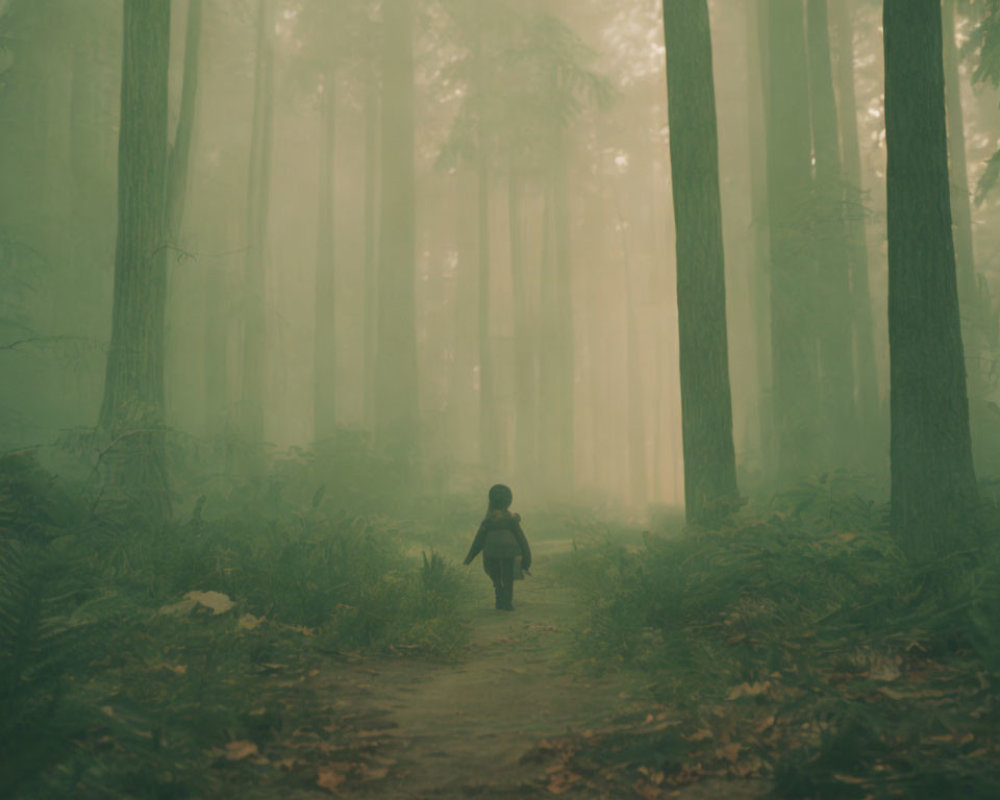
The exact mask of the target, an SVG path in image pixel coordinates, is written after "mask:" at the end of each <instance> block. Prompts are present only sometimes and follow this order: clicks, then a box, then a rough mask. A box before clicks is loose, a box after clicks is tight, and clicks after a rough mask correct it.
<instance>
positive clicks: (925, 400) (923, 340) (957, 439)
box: [883, 0, 977, 559]
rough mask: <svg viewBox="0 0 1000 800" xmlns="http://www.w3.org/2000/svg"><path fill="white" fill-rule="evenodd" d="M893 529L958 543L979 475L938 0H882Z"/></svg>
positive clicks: (937, 550)
mask: <svg viewBox="0 0 1000 800" xmlns="http://www.w3.org/2000/svg"><path fill="white" fill-rule="evenodd" d="M883 29H884V32H885V122H886V149H887V152H888V170H887V175H886V181H887V193H888V194H887V201H888V206H887V210H888V234H889V355H890V410H891V415H892V422H891V443H890V455H891V474H892V498H891V499H892V509H891V515H890V527H891V530H892V532H893V533H894V534H895V535H896V536H897V537H899V539H900V541H901V542H902V544H903V546H904V547H905V548H906V549H907V550H908V551H909V553H910V554H911V555H913V556H914V557H916V558H919V559H932V558H935V557H940V556H941V555H943V554H945V553H948V552H951V551H954V550H955V549H958V548H962V547H963V546H967V545H968V543H969V541H970V534H971V533H972V531H973V527H974V526H973V519H972V517H973V510H974V506H975V504H976V496H977V491H976V479H975V473H974V471H973V465H972V445H971V439H970V435H969V407H968V399H967V396H966V387H965V359H964V357H963V352H962V332H961V323H960V320H959V313H958V288H957V281H956V275H955V249H954V244H953V241H952V228H951V204H950V201H951V193H950V191H949V188H950V185H949V181H948V149H947V147H948V145H947V133H946V124H945V97H944V68H943V59H942V41H941V3H940V0H885V6H884V10H883Z"/></svg>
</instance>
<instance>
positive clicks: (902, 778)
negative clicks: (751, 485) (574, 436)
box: [560, 484, 1000, 798]
mask: <svg viewBox="0 0 1000 800" xmlns="http://www.w3.org/2000/svg"><path fill="white" fill-rule="evenodd" d="M883 520H884V509H881V508H879V507H878V506H877V505H875V504H874V503H872V502H870V501H868V500H865V499H863V497H862V496H860V495H859V494H857V493H850V492H846V493H844V494H843V496H838V495H837V493H836V492H834V491H833V490H832V489H831V487H830V486H829V484H826V485H822V484H813V485H807V486H804V487H802V488H801V489H800V490H798V491H797V492H796V493H793V494H791V495H789V496H786V497H784V498H781V499H780V502H779V503H777V504H775V506H773V507H771V508H768V509H764V510H759V509H758V510H753V509H746V510H745V511H744V513H743V514H742V515H741V516H740V518H739V519H738V520H737V521H735V522H733V523H732V524H731V525H730V527H727V528H725V529H721V530H713V531H706V530H695V529H689V530H687V531H683V532H673V533H667V532H660V533H657V532H655V531H654V532H650V533H647V534H646V535H645V542H644V544H643V546H641V547H638V548H637V547H628V546H625V545H622V544H621V543H620V542H619V541H617V540H616V539H613V538H610V537H606V538H604V539H603V540H601V541H591V542H590V543H588V544H585V545H582V546H578V547H577V548H576V549H575V550H574V552H573V553H572V554H571V555H570V556H568V557H567V558H566V559H564V561H563V562H562V564H561V567H560V569H561V575H562V578H563V579H564V580H565V581H567V582H569V583H570V584H571V585H573V586H575V587H576V588H578V589H580V590H581V596H582V597H585V598H588V602H589V606H590V613H589V616H588V620H587V622H586V624H585V626H584V627H583V628H582V629H580V630H579V631H578V632H577V643H576V647H577V652H578V655H579V656H580V658H581V660H582V661H584V662H585V663H586V664H588V665H589V667H590V668H591V669H592V670H595V671H604V670H608V669H614V668H616V667H629V668H637V669H641V670H643V671H645V672H646V673H648V674H649V675H650V676H651V679H652V680H653V681H654V686H655V693H656V696H657V700H658V701H659V702H661V703H662V704H663V707H664V708H666V709H668V713H669V715H670V716H671V718H672V719H675V720H677V721H678V722H679V728H678V729H677V732H680V733H681V734H682V738H680V739H678V740H677V741H679V742H681V744H683V748H682V749H681V750H680V751H679V752H682V753H684V757H683V758H679V757H678V756H677V753H676V752H674V753H672V754H670V757H669V758H666V755H665V754H662V753H658V752H657V746H656V745H655V742H654V741H653V740H652V739H650V740H648V741H647V746H646V750H645V755H644V758H638V757H637V758H635V759H633V767H634V768H635V769H640V768H641V769H644V770H645V772H643V773H641V774H637V775H636V779H637V780H639V781H640V782H643V781H646V782H649V780H650V779H649V777H648V776H655V778H656V781H655V782H653V783H651V784H650V786H649V789H650V796H656V795H655V790H657V789H659V788H660V787H665V786H668V785H670V784H671V783H677V784H680V783H685V782H688V781H692V780H696V779H698V778H699V777H702V776H704V775H709V774H711V775H722V776H728V777H740V778H744V777H765V778H768V779H769V780H770V781H772V785H773V787H774V788H773V791H774V795H775V796H778V797H788V798H807V797H824V798H825V797H831V798H832V797H837V798H840V797H859V798H860V797H891V796H905V797H945V796H958V793H961V794H962V796H969V797H983V798H986V797H996V796H998V794H1000V791H998V790H1000V735H998V734H997V731H998V730H1000V725H998V723H1000V705H998V703H997V700H996V690H997V688H998V687H1000V549H998V548H996V547H993V548H992V549H989V550H987V551H985V552H983V553H980V554H979V555H978V558H977V559H976V560H975V562H974V563H973V562H972V561H970V560H968V559H967V556H963V557H956V559H954V560H945V561H943V562H941V563H938V564H935V565H931V566H923V567H918V566H915V565H912V564H910V563H909V562H907V560H906V559H905V558H904V556H903V554H902V553H901V552H900V550H899V549H898V548H897V547H896V545H895V543H894V542H893V541H892V540H891V538H890V537H889V535H888V533H887V532H886V531H885V530H884V529H883V528H882V525H883ZM640 738H641V737H640ZM673 739H677V737H673ZM608 746H610V744H609V745H608ZM601 747H602V745H601V743H600V737H595V738H593V739H592V740H591V742H590V743H588V744H587V745H586V747H584V748H583V749H582V750H581V754H580V758H581V759H583V760H586V756H585V755H584V754H583V751H585V750H590V751H595V749H596V750H600V748H601ZM639 749H640V750H641V749H642V747H641V746H640V747H639ZM591 755H592V753H591ZM644 759H645V760H644ZM664 765H668V766H664ZM644 776H646V777H644Z"/></svg>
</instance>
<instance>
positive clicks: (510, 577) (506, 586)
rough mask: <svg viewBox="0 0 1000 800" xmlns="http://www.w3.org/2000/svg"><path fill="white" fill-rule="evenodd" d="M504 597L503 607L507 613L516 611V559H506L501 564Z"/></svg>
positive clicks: (502, 599)
mask: <svg viewBox="0 0 1000 800" xmlns="http://www.w3.org/2000/svg"><path fill="white" fill-rule="evenodd" d="M501 565H502V567H501V569H502V578H501V580H502V583H503V597H502V598H501V601H502V607H503V608H504V609H506V610H507V611H513V610H514V559H513V558H505V559H503V561H502V562H501Z"/></svg>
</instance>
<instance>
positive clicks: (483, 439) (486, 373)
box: [476, 135, 500, 468]
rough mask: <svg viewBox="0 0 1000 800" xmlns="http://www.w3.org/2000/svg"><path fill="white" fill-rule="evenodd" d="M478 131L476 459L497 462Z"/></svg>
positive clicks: (485, 182)
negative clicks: (477, 423) (477, 378)
mask: <svg viewBox="0 0 1000 800" xmlns="http://www.w3.org/2000/svg"><path fill="white" fill-rule="evenodd" d="M482 139H483V137H482V135H480V145H479V156H478V161H477V164H476V211H477V214H476V230H477V231H478V234H479V239H478V261H479V463H480V464H481V465H482V466H484V467H489V466H490V465H493V467H494V468H496V466H497V461H498V460H500V455H499V453H498V451H497V419H496V403H495V401H494V383H493V377H494V376H493V350H492V340H491V330H490V306H491V304H492V303H491V300H492V298H491V296H490V177H489V166H488V162H487V159H486V154H485V153H484V152H483V149H482V148H483V142H482Z"/></svg>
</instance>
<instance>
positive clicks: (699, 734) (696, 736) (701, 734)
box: [687, 728, 712, 742]
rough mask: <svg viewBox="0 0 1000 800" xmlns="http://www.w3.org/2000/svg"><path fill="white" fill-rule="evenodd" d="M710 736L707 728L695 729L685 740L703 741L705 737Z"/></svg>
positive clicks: (709, 737) (710, 733) (708, 737)
mask: <svg viewBox="0 0 1000 800" xmlns="http://www.w3.org/2000/svg"><path fill="white" fill-rule="evenodd" d="M711 738H712V732H711V731H710V730H709V729H708V728H702V729H700V730H697V731H695V732H694V733H692V734H691V735H690V736H688V737H687V740H688V741H689V742H701V741H704V740H705V739H711Z"/></svg>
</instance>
